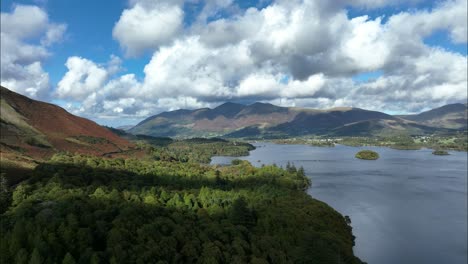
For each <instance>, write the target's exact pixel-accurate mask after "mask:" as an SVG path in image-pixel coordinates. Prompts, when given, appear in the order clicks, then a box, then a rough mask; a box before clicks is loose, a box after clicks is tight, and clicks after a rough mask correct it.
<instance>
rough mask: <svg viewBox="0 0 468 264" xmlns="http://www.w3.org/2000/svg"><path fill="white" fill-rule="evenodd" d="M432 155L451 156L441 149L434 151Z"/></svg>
mask: <svg viewBox="0 0 468 264" xmlns="http://www.w3.org/2000/svg"><path fill="white" fill-rule="evenodd" d="M432 154H434V155H438V156H446V155H450V154H449V153H448V152H447V151H445V150H440V149H438V150H434V151H433V152H432Z"/></svg>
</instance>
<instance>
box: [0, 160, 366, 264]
mask: <svg viewBox="0 0 468 264" xmlns="http://www.w3.org/2000/svg"><path fill="white" fill-rule="evenodd" d="M189 160H190V159H189ZM6 181H7V180H6V178H5V177H3V176H2V182H1V183H2V186H1V187H2V188H1V213H2V214H1V227H0V230H1V247H0V255H1V263H31V264H33V263H361V262H360V260H359V259H357V258H356V257H354V255H353V251H352V246H353V244H354V237H353V236H352V232H351V226H350V225H349V223H350V221H349V219H345V218H344V217H343V216H341V215H340V214H339V213H338V212H336V211H334V210H333V209H332V208H331V207H329V206H328V205H326V204H325V203H322V202H320V201H317V200H315V199H313V198H311V197H310V196H309V195H307V194H306V193H305V192H304V190H305V189H306V188H308V186H309V185H310V184H311V183H310V181H309V179H308V178H306V177H305V175H304V170H303V169H302V168H296V167H295V166H294V165H288V166H287V168H285V169H283V168H280V167H277V166H275V165H273V166H263V167H261V168H256V167H254V166H252V165H251V164H250V163H248V162H247V161H240V160H235V161H234V162H233V165H231V166H224V167H219V166H209V165H203V164H201V163H197V162H180V161H166V160H164V159H159V160H156V161H155V160H154V158H151V159H150V158H145V159H122V158H114V159H108V158H100V157H93V156H83V155H68V154H56V155H55V156H53V157H52V158H51V159H50V161H48V162H45V163H42V164H40V165H38V166H37V167H36V168H35V169H34V171H33V172H32V175H31V177H30V178H29V179H28V180H26V181H24V182H22V183H21V184H19V185H17V186H15V187H14V188H13V187H9V186H8V183H7V182H6Z"/></svg>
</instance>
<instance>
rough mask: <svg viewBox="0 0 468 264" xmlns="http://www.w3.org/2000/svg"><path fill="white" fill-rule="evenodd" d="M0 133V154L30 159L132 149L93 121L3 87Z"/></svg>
mask: <svg viewBox="0 0 468 264" xmlns="http://www.w3.org/2000/svg"><path fill="white" fill-rule="evenodd" d="M0 132H1V133H0V134H1V136H0V146H1V149H0V150H1V152H2V154H4V155H7V154H8V153H17V154H18V153H19V154H21V155H24V156H26V157H32V158H43V157H48V156H51V155H52V154H53V153H56V152H70V153H75V152H76V153H83V154H92V155H103V154H105V153H111V152H120V151H123V150H128V149H129V148H131V147H132V146H133V144H132V143H130V142H129V141H127V140H126V139H123V138H121V137H119V136H117V135H116V134H114V133H112V132H111V131H109V130H108V129H105V128H103V127H101V126H100V125H98V124H96V123H95V122H93V121H90V120H88V119H85V118H81V117H78V116H75V115H72V114H70V113H68V112H67V111H65V110H64V109H63V108H61V107H58V106H56V105H53V104H49V103H44V102H40V101H36V100H32V99H30V98H27V97H25V96H22V95H20V94H17V93H15V92H13V91H10V90H8V89H7V88H5V87H1V116H0ZM4 157H6V156H4ZM4 157H2V158H4Z"/></svg>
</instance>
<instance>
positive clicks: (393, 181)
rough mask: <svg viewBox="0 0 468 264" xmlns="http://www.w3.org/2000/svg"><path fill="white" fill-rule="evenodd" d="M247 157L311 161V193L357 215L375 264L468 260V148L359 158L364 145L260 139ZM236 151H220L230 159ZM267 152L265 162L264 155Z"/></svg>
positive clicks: (366, 255) (358, 232) (361, 253)
mask: <svg viewBox="0 0 468 264" xmlns="http://www.w3.org/2000/svg"><path fill="white" fill-rule="evenodd" d="M255 145H256V147H257V149H256V150H254V151H251V152H250V156H248V157H243V158H242V159H245V160H248V161H250V162H251V163H252V164H254V165H256V166H261V164H272V163H276V164H278V165H282V166H285V164H286V163H287V162H288V161H291V162H294V164H295V165H296V166H303V167H304V169H305V172H306V174H307V175H308V176H309V177H311V178H312V187H311V188H310V189H309V190H308V193H309V194H310V195H311V196H312V197H314V198H316V199H319V200H322V201H324V202H326V203H328V204H329V205H330V206H332V207H333V208H335V209H336V210H337V211H339V212H340V213H342V214H343V215H349V216H350V217H351V220H352V226H353V233H354V235H355V236H356V237H357V238H356V246H355V247H354V252H355V254H356V255H357V256H358V257H360V258H361V259H362V260H364V261H366V262H368V263H370V264H373V263H376V264H395V263H399V264H407V263H408V264H415V263H425V264H428V263H454V264H457V263H460V264H466V263H467V153H466V152H450V153H451V155H450V156H434V155H432V154H431V150H428V149H423V150H415V151H414V150H393V149H389V148H382V147H366V148H365V149H372V150H375V151H377V152H378V153H379V154H380V159H378V160H376V161H366V160H358V159H355V158H354V154H355V153H356V152H357V151H359V150H360V149H362V148H356V147H346V146H340V145H339V146H336V147H334V148H320V147H311V146H306V145H277V144H271V143H259V144H255ZM232 159H233V158H232V157H214V158H213V161H212V163H213V164H228V163H230V161H231V160H232ZM258 160H260V162H259V161H258Z"/></svg>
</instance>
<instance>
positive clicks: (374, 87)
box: [59, 0, 467, 118]
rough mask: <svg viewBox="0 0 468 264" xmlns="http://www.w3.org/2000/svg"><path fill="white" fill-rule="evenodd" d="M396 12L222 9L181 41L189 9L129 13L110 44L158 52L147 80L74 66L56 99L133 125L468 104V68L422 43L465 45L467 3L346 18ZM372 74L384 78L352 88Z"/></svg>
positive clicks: (454, 0)
mask: <svg viewBox="0 0 468 264" xmlns="http://www.w3.org/2000/svg"><path fill="white" fill-rule="evenodd" d="M193 1H196V0H193ZM399 3H401V1H400V2H398V1H396V2H395V1H387V0H381V1H367V0H356V1H351V2H350V1H308V0H306V1H299V0H298V1H296V0H288V1H286V0H284V1H283V0H278V1H274V2H272V3H271V4H269V5H268V6H266V7H265V8H256V7H251V8H248V9H246V10H239V8H238V7H236V5H235V3H234V2H233V1H229V0H225V1H217V0H216V1H215V0H213V1H208V2H206V3H205V5H204V7H203V8H202V10H201V11H200V13H199V14H198V17H196V18H195V22H194V23H193V24H192V25H187V28H185V29H183V28H182V27H183V26H182V24H183V20H184V12H183V11H182V6H183V3H182V2H181V1H174V2H173V1H171V2H168V1H159V2H154V1H149V0H148V1H145V0H134V1H130V7H129V8H128V9H126V10H125V11H124V12H123V13H122V16H121V17H120V19H119V21H118V22H117V23H116V25H115V27H114V31H113V34H114V38H116V39H117V40H118V41H119V43H120V44H121V45H122V47H123V48H124V49H125V50H126V51H127V54H128V55H138V54H141V53H142V52H144V51H146V50H148V51H152V52H153V55H152V57H151V60H150V61H149V63H148V64H147V65H146V66H145V68H144V78H143V79H137V78H136V77H135V75H133V74H126V75H123V76H120V77H119V76H117V77H111V76H112V75H113V74H115V73H117V72H119V71H118V70H111V67H110V66H107V67H106V66H105V65H103V64H102V65H99V64H97V63H94V62H91V61H89V60H86V59H82V58H75V60H78V61H79V63H78V64H80V63H81V64H86V66H83V67H78V66H76V67H72V66H71V65H70V67H69V69H70V70H69V72H68V73H67V74H66V76H65V77H64V79H63V80H62V81H61V83H62V82H64V83H62V84H63V85H61V84H59V90H60V87H62V86H63V87H64V88H63V89H62V90H63V91H64V93H63V96H64V98H65V97H66V96H71V97H73V98H75V99H76V100H79V99H81V100H83V104H81V108H80V109H81V110H80V111H82V113H97V114H99V115H100V116H106V117H112V116H114V117H118V116H128V117H131V116H133V117H135V118H136V117H138V118H141V117H144V116H145V115H149V114H155V113H157V112H160V111H163V110H174V109H177V108H186V107H188V108H196V107H206V106H215V105H217V104H219V103H222V102H224V101H228V100H239V101H244V102H245V101H250V102H253V101H257V100H259V101H267V102H272V103H276V104H282V105H291V106H308V107H318V108H325V107H338V106H354V107H361V108H368V109H374V110H380V111H393V112H408V111H410V112H414V111H420V110H423V109H427V108H430V107H435V106H439V105H442V104H446V103H451V102H455V101H463V100H466V98H467V91H466V90H467V64H466V61H467V56H466V55H462V54H459V53H455V52H451V51H449V50H446V49H444V48H443V47H433V46H429V45H427V44H426V43H425V38H427V37H429V36H431V35H432V34H434V33H435V32H439V31H446V32H447V33H448V35H449V36H450V40H449V41H452V42H453V43H466V42H467V24H466V23H467V22H466V21H467V4H466V1H462V0H448V1H444V2H440V3H437V4H435V5H434V7H433V8H432V9H422V10H415V9H411V11H402V12H399V13H396V14H393V15H387V16H386V17H384V16H383V15H382V16H381V17H372V18H371V17H369V16H359V17H349V14H348V12H347V9H346V8H345V7H346V6H348V5H352V6H355V7H359V8H365V9H372V8H374V9H377V10H379V9H378V8H380V7H382V6H386V5H394V4H399ZM164 8H165V10H166V11H167V12H165V14H166V15H167V16H171V18H167V19H166V20H165V21H163V20H161V14H160V13H161V10H163V9H164ZM173 11H174V12H173ZM219 12H225V13H227V14H228V15H226V14H225V15H224V16H222V17H217V14H218V13H219ZM165 22H170V23H165ZM161 23H162V24H161ZM161 25H164V26H161ZM136 29H138V30H136ZM125 32H127V33H129V34H126V33H125ZM115 60H116V62H117V63H115V64H116V65H120V63H118V61H119V60H118V59H115ZM110 64H111V63H109V65H110ZM67 67H68V62H67ZM115 69H119V66H117V67H116V68H115ZM71 72H73V74H72V73H71ZM368 72H379V74H378V75H377V76H376V77H375V78H374V79H369V80H364V81H362V80H361V81H357V80H355V79H354V78H353V77H354V76H356V75H358V74H363V73H368ZM67 75H69V76H67ZM90 76H94V77H90ZM88 78H91V79H90V80H89V81H88ZM65 84H67V85H65ZM73 87H74V88H73Z"/></svg>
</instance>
